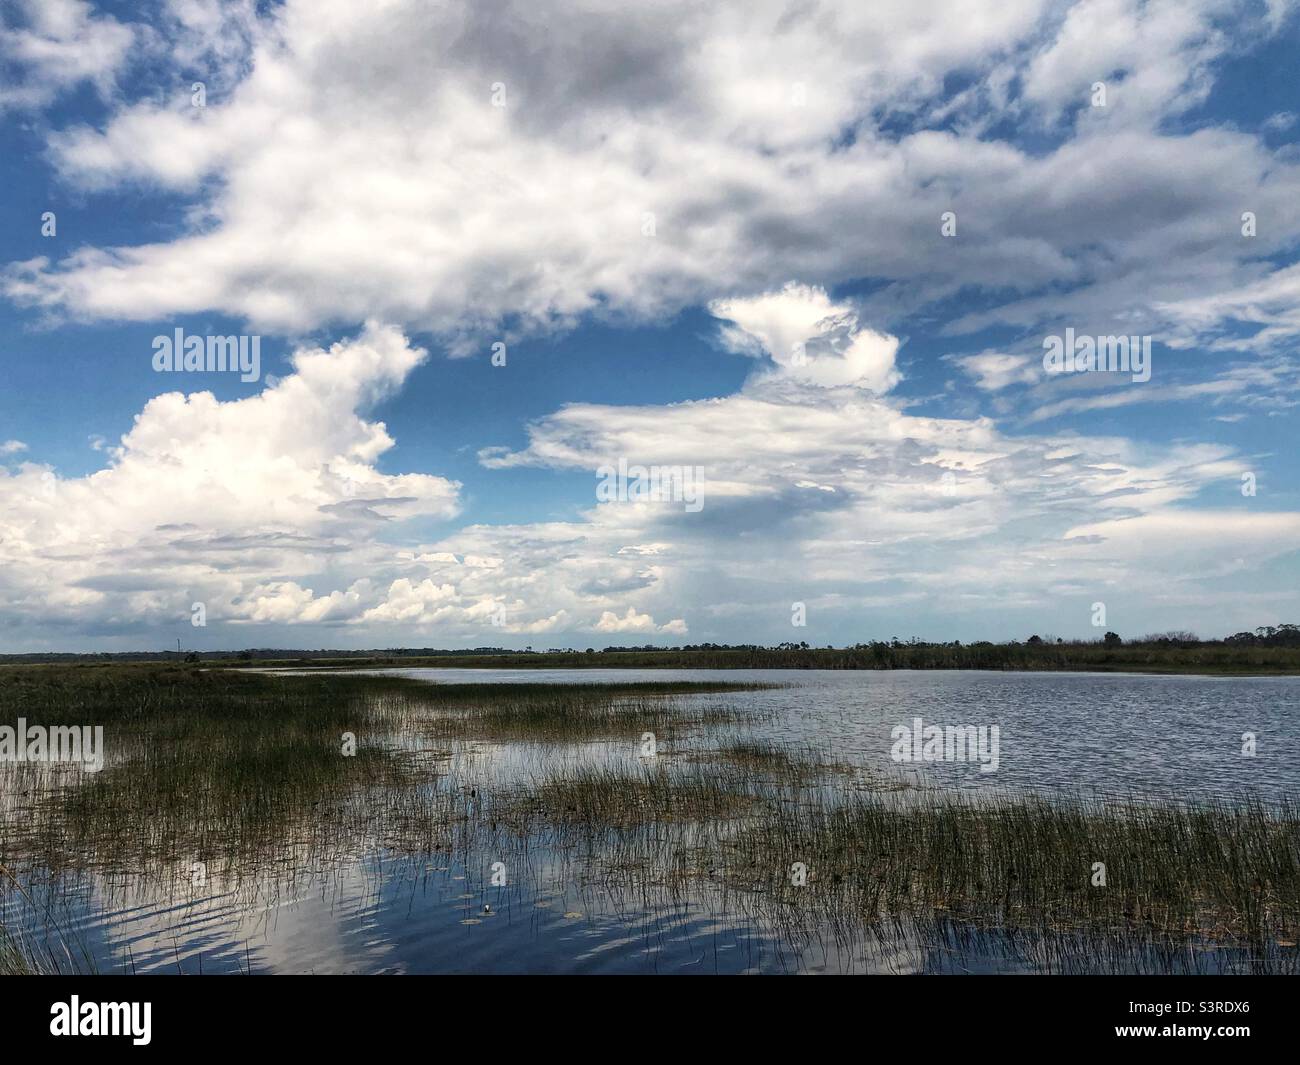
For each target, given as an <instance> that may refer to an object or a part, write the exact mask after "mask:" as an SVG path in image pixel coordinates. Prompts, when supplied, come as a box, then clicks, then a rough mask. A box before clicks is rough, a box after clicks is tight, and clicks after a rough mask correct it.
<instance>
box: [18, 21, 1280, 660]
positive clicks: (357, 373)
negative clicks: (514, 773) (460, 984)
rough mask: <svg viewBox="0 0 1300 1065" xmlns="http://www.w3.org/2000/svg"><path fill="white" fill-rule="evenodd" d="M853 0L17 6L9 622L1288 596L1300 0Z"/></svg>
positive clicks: (662, 617) (845, 633)
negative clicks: (1063, 364) (159, 364)
mask: <svg viewBox="0 0 1300 1065" xmlns="http://www.w3.org/2000/svg"><path fill="white" fill-rule="evenodd" d="M861 6H862V5H849V4H845V5H837V4H833V3H823V4H818V5H802V4H782V3H759V4H757V5H731V4H721V5H717V6H716V8H712V9H710V10H708V11H705V10H699V9H697V6H696V5H677V4H671V3H665V4H657V5H653V6H652V7H647V8H642V9H639V10H638V11H631V12H629V11H627V10H625V8H624V6H622V5H615V4H606V3H602V2H592V3H587V4H580V5H577V6H574V5H559V6H557V7H556V9H555V10H554V11H551V10H549V7H550V5H548V4H545V3H543V4H541V5H537V4H528V5H514V4H510V3H503V4H499V5H492V6H490V7H483V6H481V5H480V6H475V5H459V4H448V5H441V6H439V7H438V8H437V9H431V8H428V7H427V6H426V5H420V4H415V3H410V4H404V3H395V4H392V5H389V6H388V7H386V8H385V9H384V10H383V11H381V12H373V11H367V10H361V9H358V8H357V6H356V5H351V4H346V3H337V4H336V3H321V4H299V3H287V4H282V5H281V4H247V3H239V2H232V3H213V2H209V0H159V2H157V3H146V4H141V5H95V4H89V3H81V2H75V0H58V2H55V3H46V4H39V5H38V4H31V5H29V4H26V3H23V2H8V3H5V4H4V6H3V36H2V37H0V180H2V181H3V184H4V188H5V193H6V195H5V196H4V197H3V198H0V234H3V238H2V239H3V243H0V358H2V359H3V372H4V384H5V387H4V388H3V389H0V497H3V498H0V504H3V506H2V507H0V648H2V649H4V650H14V651H18V650H40V649H56V650H68V649H105V650H120V649H137V648H151V647H163V646H174V645H175V640H176V639H177V638H180V639H181V640H182V642H183V644H184V645H186V646H190V647H199V648H230V647H244V646H282V647H291V646H298V647H321V646H336V647H374V646H392V645H399V644H402V645H411V646H447V647H456V646H476V645H484V644H491V645H505V646H520V647H522V646H525V645H532V646H535V647H542V646H579V647H585V646H605V645H609V644H642V643H662V644H676V643H683V642H702V641H722V642H750V641H759V642H780V641H783V640H789V639H793V640H796V641H797V640H807V641H808V642H810V643H814V644H826V643H834V644H843V643H852V642H856V641H858V640H867V639H873V638H881V637H890V636H895V635H897V636H901V637H907V636H911V635H919V636H922V637H925V638H932V639H952V638H960V639H963V640H971V639H978V638H989V639H1006V638H1023V637H1024V636H1027V635H1028V634H1029V633H1030V632H1040V633H1052V634H1056V635H1061V636H1066V637H1085V638H1087V637H1094V636H1099V635H1100V634H1101V632H1103V631H1105V629H1115V630H1117V631H1120V632H1121V633H1122V634H1125V635H1140V634H1142V633H1145V632H1151V631H1161V630H1167V629H1174V628H1177V629H1193V630H1196V631H1199V632H1201V633H1202V634H1204V635H1210V636H1218V635H1223V634H1225V633H1228V632H1233V631H1237V630H1238V629H1242V628H1253V627H1254V626H1256V625H1261V624H1276V623H1278V622H1282V621H1294V620H1295V615H1296V606H1297V603H1296V592H1295V589H1296V588H1297V580H1296V578H1297V565H1296V556H1297V552H1296V544H1297V532H1300V483H1298V481H1297V472H1296V463H1295V461H1294V454H1295V447H1294V441H1295V439H1296V435H1295V429H1296V424H1295V419H1296V413H1295V411H1296V395H1297V388H1298V386H1300V367H1298V365H1297V361H1296V353H1295V346H1296V345H1295V338H1296V335H1297V333H1300V312H1298V311H1297V309H1296V308H1297V306H1300V266H1298V265H1297V242H1298V240H1300V196H1298V195H1297V193H1298V192H1300V184H1298V178H1300V152H1298V151H1297V143H1298V142H1300V117H1297V116H1300V87H1298V86H1297V77H1298V76H1297V73H1296V64H1295V55H1296V47H1297V44H1300V18H1297V16H1296V11H1295V5H1294V4H1292V3H1289V2H1271V3H1263V2H1259V3H1236V2H1227V0H1205V2H1199V0H1198V2H1179V3H1161V2H1156V0H1152V2H1138V0H1089V2H1084V3H1079V4H1074V5H1062V4H1057V3H1048V4H1043V3H1036V2H1032V0H1015V2H1011V3H1006V2H999V3H993V2H990V3H988V4H987V5H985V4H975V5H973V8H972V12H971V14H970V17H969V18H968V19H965V20H963V25H961V26H955V25H953V24H952V22H951V19H950V18H948V17H947V16H946V15H945V12H944V8H943V5H933V6H931V5H927V4H915V5H908V6H907V8H906V10H899V11H893V12H891V11H889V10H870V11H862V10H858V8H859V7H861ZM196 82H198V83H202V86H203V88H202V92H201V94H200V95H199V96H197V97H196V94H195V88H194V87H195V83H196ZM51 211H52V212H54V216H55V232H54V233H53V234H52V235H47V234H46V233H43V231H42V230H43V225H44V227H45V229H48V228H49V226H48V225H45V219H44V216H45V212H51ZM947 212H952V213H953V218H952V222H951V223H950V224H949V223H946V222H945V219H946V218H947V217H948V215H947ZM1247 212H1249V217H1250V218H1251V221H1250V223H1249V225H1248V224H1247V223H1246V222H1245V218H1246V213H1247ZM954 227H955V228H954ZM1247 229H1249V233H1247V232H1246V230H1247ZM176 329H181V330H183V331H184V333H185V334H186V335H190V336H197V337H201V338H208V337H216V336H223V337H224V336H234V335H241V334H242V335H248V336H251V335H256V336H258V337H259V338H260V345H261V348H260V350H261V367H260V370H261V373H260V375H259V379H258V380H256V381H251V382H247V381H241V380H240V379H239V377H238V376H237V375H235V374H230V373H228V372H226V373H223V372H202V371H192V372H183V373H167V374H160V373H158V372H155V370H154V368H153V364H152V359H153V353H154V347H153V344H154V338H155V337H157V336H159V335H164V336H171V335H173V333H174V331H175V330H176ZM1066 329H1070V330H1073V331H1074V334H1075V335H1079V336H1088V337H1108V336H1125V337H1128V336H1133V337H1146V338H1149V344H1150V349H1151V352H1152V356H1151V365H1150V378H1149V380H1134V379H1133V378H1134V375H1133V374H1130V373H1119V372H1109V371H1107V372H1098V371H1089V372H1080V373H1070V374H1053V373H1049V372H1048V371H1047V370H1046V369H1045V368H1044V366H1043V364H1042V355H1043V351H1044V341H1045V338H1048V337H1050V336H1053V335H1064V333H1065V330H1066ZM494 344H504V345H505V352H506V357H505V363H504V365H494V364H493V361H492V351H493V345H494ZM620 459H622V460H623V461H624V462H625V464H630V465H632V466H636V465H642V466H645V467H647V468H651V467H653V468H656V469H665V470H668V469H678V470H687V469H689V470H696V471H698V479H699V484H700V485H701V486H702V505H701V506H700V507H698V508H697V509H695V510H689V509H687V508H685V507H684V505H683V500H682V499H681V498H675V497H672V496H671V493H670V494H669V498H661V499H656V498H651V499H642V500H639V501H638V500H636V499H635V498H632V499H624V498H618V499H614V500H608V499H605V500H604V501H602V497H599V496H598V495H597V490H596V489H597V485H598V483H599V481H600V477H599V475H598V470H599V469H600V468H601V467H602V466H604V465H605V464H607V463H617V462H618V461H619V460H620ZM1247 480H1249V481H1251V489H1250V490H1246V489H1245V487H1244V486H1245V484H1246V481H1247ZM635 487H636V486H635V485H633V486H631V494H632V495H633V496H635ZM1097 604H1101V605H1103V606H1104V614H1105V621H1104V623H1103V624H1102V625H1099V624H1097V618H1098V616H1099V614H1098V611H1097V609H1096V605H1097ZM200 605H201V609H199V607H200ZM797 605H801V607H802V609H801V610H800V609H796V606H797ZM796 616H800V617H804V618H806V624H803V625H796V624H793V623H792V618H794V617H796ZM196 619H199V620H202V621H203V624H201V625H196V624H193V622H194V621H195V620H196Z"/></svg>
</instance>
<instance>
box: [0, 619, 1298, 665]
mask: <svg viewBox="0 0 1300 1065" xmlns="http://www.w3.org/2000/svg"><path fill="white" fill-rule="evenodd" d="M135 660H139V661H152V662H167V661H170V662H174V663H177V664H179V663H180V662H181V656H180V655H179V654H177V653H175V652H155V653H142V654H136V655H120V656H115V655H73V654H47V655H11V656H0V663H3V662H5V661H9V662H12V663H15V664H17V663H22V662H27V663H35V662H47V663H63V664H68V663H74V662H94V661H100V662H111V661H118V662H125V661H135ZM184 660H185V662H186V663H189V664H198V663H199V662H200V660H202V662H203V663H204V664H206V665H209V666H215V665H224V666H249V665H258V666H295V667H300V668H301V667H310V668H312V669H377V668H388V667H392V666H402V667H413V666H436V667H443V668H467V669H548V668H549V669H611V668H613V669H690V668H696V669H879V670H884V669H990V670H1030V671H1032V670H1052V671H1062V672H1142V673H1217V674H1239V675H1245V674H1265V675H1267V674H1300V626H1297V625H1276V626H1272V625H1270V626H1264V627H1261V628H1259V629H1256V630H1255V631H1254V632H1239V633H1236V634H1235V635H1233V636H1229V637H1227V638H1226V639H1223V640H1202V639H1199V638H1198V637H1197V636H1195V635H1194V634H1192V633H1190V632H1167V633H1156V634H1152V635H1148V636H1143V637H1141V638H1139V639H1134V640H1125V639H1123V638H1122V637H1121V636H1120V635H1119V634H1118V633H1114V632H1107V633H1105V635H1104V636H1103V637H1102V638H1101V639H1097V640H1059V639H1055V638H1054V637H1051V636H1048V637H1042V636H1038V635H1033V636H1030V637H1029V638H1028V639H1026V640H1024V641H1023V642H1020V641H1015V640H1012V641H1009V642H1005V643H990V642H988V641H978V642H976V643H969V644H963V643H961V642H960V641H952V642H949V643H927V642H925V641H922V640H917V639H911V640H899V639H898V638H897V637H895V638H893V639H891V640H874V641H872V642H869V643H858V644H854V645H853V646H851V647H810V646H808V644H806V643H799V644H793V643H784V644H779V645H778V646H776V647H763V646H760V645H757V644H743V645H738V646H729V645H725V644H698V645H689V646H686V647H679V648H671V647H670V648H662V647H650V646H647V647H606V648H604V649H603V650H596V649H595V648H587V649H586V650H585V651H578V650H572V649H569V650H552V651H539V652H534V651H533V650H532V649H531V648H530V649H528V650H526V651H512V650H507V649H505V648H499V647H498V648H476V649H474V650H472V651H448V650H437V649H433V648H427V647H426V648H395V649H390V650H387V651H316V652H312V651H283V650H255V651H254V650H248V651H238V652H235V651H221V652H205V653H204V654H203V655H202V656H200V654H199V653H198V652H195V651H190V652H187V653H186V654H185V655H184Z"/></svg>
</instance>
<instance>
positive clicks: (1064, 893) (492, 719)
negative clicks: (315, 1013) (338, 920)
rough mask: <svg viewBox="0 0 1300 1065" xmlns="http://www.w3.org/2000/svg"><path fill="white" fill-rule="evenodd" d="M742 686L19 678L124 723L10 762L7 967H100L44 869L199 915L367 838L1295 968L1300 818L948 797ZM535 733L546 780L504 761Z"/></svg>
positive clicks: (841, 918) (828, 910)
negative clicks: (795, 733)
mask: <svg viewBox="0 0 1300 1065" xmlns="http://www.w3.org/2000/svg"><path fill="white" fill-rule="evenodd" d="M748 687H752V686H751V685H728V684H719V683H713V682H709V683H703V684H700V683H691V682H676V681H674V682H667V683H638V684H556V685H548V684H532V683H529V684H506V685H489V684H465V685H451V684H448V685H429V684H425V683H422V682H418V681H413V680H409V679H404V678H399V677H389V676H382V675H374V674H369V675H360V676H348V675H340V674H337V673H331V674H328V675H305V676H288V675H268V674H250V673H235V672H230V671H222V670H200V669H193V668H180V667H158V666H145V665H140V666H120V665H113V666H78V667H54V666H34V667H21V668H13V667H10V668H3V669H0V723H4V722H12V721H13V720H14V719H15V718H18V717H20V716H21V717H24V718H25V719H26V720H28V721H29V722H40V723H46V724H51V725H53V724H66V723H91V724H98V725H103V726H104V727H105V734H106V736H107V737H108V744H107V746H108V758H107V761H106V764H105V767H104V769H103V770H102V771H100V772H98V773H86V772H81V771H80V770H77V769H74V768H71V767H67V766H57V765H46V764H36V763H29V764H25V765H12V764H10V765H0V869H2V870H3V871H2V872H0V971H11V972H25V971H53V970H58V971H66V970H67V969H68V968H72V967H78V966H79V965H80V964H81V963H80V962H78V961H76V959H75V955H76V951H75V949H72V948H70V947H69V946H68V944H67V943H66V942H64V941H63V939H62V937H61V933H58V931H57V929H54V928H51V927H48V926H46V925H45V920H46V917H47V913H46V909H47V904H45V903H39V904H38V903H37V902H36V901H35V897H34V896H35V893H34V892H33V891H32V890H31V886H32V885H33V884H35V883H40V884H42V885H45V887H47V888H49V887H50V886H51V885H57V884H58V883H61V882H68V883H72V882H76V881H78V880H79V879H81V878H85V877H87V876H94V877H98V878H105V877H106V878H109V879H110V880H112V881H114V882H117V881H120V880H122V878H131V879H133V880H136V881H143V882H149V883H153V884H155V885H156V886H158V887H159V888H160V889H161V890H164V891H166V892H170V893H171V894H172V896H174V897H176V898H177V899H179V900H181V901H184V900H185V899H186V898H187V897H190V896H191V895H192V894H193V886H192V883H191V870H192V869H193V868H194V867H195V864H196V863H201V864H202V867H203V869H204V872H205V875H206V876H207V877H208V878H210V879H209V884H208V888H207V890H210V888H211V882H212V881H216V882H219V883H220V884H221V885H222V887H223V888H232V889H233V888H238V887H239V886H240V885H247V884H252V883H256V882H258V881H259V879H262V878H266V877H268V876H271V877H276V878H279V879H281V880H283V879H284V878H286V877H287V878H289V879H291V880H292V879H294V878H303V879H310V878H311V877H312V876H315V875H318V874H319V873H321V872H322V871H324V870H328V869H329V868H331V867H333V866H336V865H339V864H341V863H345V862H348V861H351V860H355V858H356V857H357V856H358V855H360V854H365V853H375V854H381V855H414V856H429V857H434V856H439V855H441V856H442V860H443V861H450V860H451V859H452V858H453V857H454V858H455V859H456V860H457V861H459V862H460V863H461V864H462V865H463V867H464V868H466V869H469V868H471V867H475V868H481V867H483V866H484V864H485V863H486V860H487V858H492V859H494V860H495V859H498V858H499V859H503V860H504V859H506V857H507V856H509V860H510V861H511V864H512V867H513V868H517V869H525V870H530V869H535V868H539V867H541V866H545V867H546V868H548V869H552V868H553V866H554V862H555V861H556V860H558V861H559V863H560V866H561V867H562V868H563V870H564V873H565V875H566V876H570V877H572V878H573V879H574V880H576V881H578V882H581V883H584V884H586V885H588V886H590V887H592V888H598V889H599V890H600V891H602V892H604V893H606V894H614V895H619V894H625V895H628V896H630V897H635V898H638V899H640V900H641V902H642V904H646V900H647V899H649V898H651V897H652V896H653V898H654V899H658V900H659V902H660V903H662V904H664V905H677V904H680V903H681V902H682V901H683V900H694V901H695V902H697V903H700V902H701V900H707V904H708V905H710V906H714V907H717V908H720V909H721V910H723V911H725V912H727V913H743V914H745V915H746V916H747V917H748V918H750V919H753V920H755V921H757V922H759V923H760V924H761V926H762V927H763V928H765V929H767V930H768V934H770V935H773V936H778V937H781V938H782V939H783V940H785V941H788V942H791V943H795V944H797V943H799V942H802V941H806V940H807V939H808V937H814V936H817V935H830V936H832V937H835V938H836V939H852V938H855V937H866V938H868V939H871V938H874V939H875V940H877V941H879V943H880V944H881V945H882V948H883V947H888V946H889V945H890V944H895V945H896V944H897V943H898V942H899V941H900V937H902V939H906V940H907V941H909V942H916V941H919V942H922V943H923V944H925V945H926V946H927V949H933V950H936V951H938V952H940V953H941V954H942V956H944V957H948V956H949V955H951V956H952V957H954V958H957V957H960V956H962V952H963V951H967V952H969V951H973V950H976V949H979V950H983V951H994V952H998V951H1009V952H1011V953H1012V954H1014V955H1015V956H1016V957H1019V958H1026V957H1028V958H1032V959H1033V961H1034V964H1037V965H1039V966H1040V967H1043V968H1048V969H1053V970H1058V969H1059V970H1064V971H1089V970H1090V969H1091V970H1100V971H1109V970H1111V969H1120V968H1141V967H1142V966H1143V965H1154V966H1155V967H1157V968H1159V967H1162V966H1163V967H1164V968H1165V969H1172V970H1176V971H1199V967H1202V966H1205V965H1208V964H1210V962H1209V961H1208V960H1207V959H1210V958H1213V967H1219V968H1235V969H1253V970H1262V971H1294V970H1296V969H1297V968H1300V964H1298V963H1297V961H1296V959H1297V951H1296V948H1295V942H1296V939H1297V932H1300V927H1298V926H1300V811H1298V810H1297V809H1296V808H1295V807H1294V806H1292V805H1290V804H1287V803H1282V804H1279V805H1275V806H1265V805H1263V804H1261V803H1259V802H1255V801H1251V800H1249V799H1243V800H1242V801H1240V802H1236V803H1231V804H1228V803H1222V802H1221V803H1209V804H1199V805H1187V804H1185V805H1178V806H1175V805H1171V804H1161V803H1149V802H1143V801H1141V800H1139V799H1125V800H1123V801H1104V800H1101V799H1091V798H1083V797H1081V798H1078V799H1060V800H1051V801H1049V800H1048V799H1045V798H1035V797H1026V796H1013V795H999V796H996V797H994V798H991V799H990V798H988V797H987V796H980V797H960V796H953V795H950V794H943V795H940V794H935V793H931V792H927V791H924V790H921V789H917V788H910V787H904V786H902V785H900V784H899V782H898V781H897V780H893V779H886V778H883V777H878V776H876V775H874V774H872V773H871V772H869V771H868V770H866V769H864V768H861V767H854V766H851V765H845V764H842V763H840V762H838V761H837V760H836V759H834V758H833V757H832V756H831V755H830V754H829V753H828V752H824V751H819V750H816V749H814V748H811V747H797V746H792V745H784V744H778V743H773V742H770V741H767V740H759V739H756V738H754V737H753V736H752V735H749V734H747V732H746V728H745V726H746V724H747V723H748V722H749V721H750V720H751V718H752V715H753V714H754V713H755V711H753V710H744V709H742V708H741V707H740V706H738V705H736V703H735V702H734V701H733V700H732V699H729V698H728V693H729V692H734V691H735V690H737V689H743V688H748ZM647 733H649V734H651V736H652V738H653V743H652V745H651V747H650V748H649V753H647V749H646V747H645V745H644V743H643V740H644V738H645V735H646V734H647ZM348 737H351V740H352V747H351V748H349V746H348ZM519 748H527V749H528V750H529V751H532V752H533V753H534V755H535V756H536V757H535V759H534V760H533V761H532V762H530V763H529V766H530V768H528V769H525V770H523V771H518V770H515V771H511V772H503V771H499V766H498V761H497V759H498V758H499V752H501V751H504V750H506V749H511V750H515V749H519ZM582 751H589V752H594V755H593V757H589V758H581V757H578V754H579V753H581V752H582ZM539 855H545V856H549V858H548V861H547V862H542V863H538V862H535V861H533V860H532V859H533V858H535V857H537V856H539ZM538 875H539V876H540V875H541V874H538ZM539 886H540V885H539ZM41 897H42V898H48V897H49V894H48V892H47V893H46V894H45V895H42V896H41ZM701 904H703V903H701ZM16 914H17V915H22V920H21V921H17V918H16V917H15V916H14V915H16ZM6 929H7V931H6ZM20 929H24V930H22V931H20ZM33 929H36V930H37V931H36V933H35V936H34V934H33V931H32V930H33ZM60 952H61V953H60ZM943 952H947V953H943ZM1138 959H1142V960H1138ZM1153 959H1154V960H1153ZM945 964H946V963H945Z"/></svg>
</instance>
